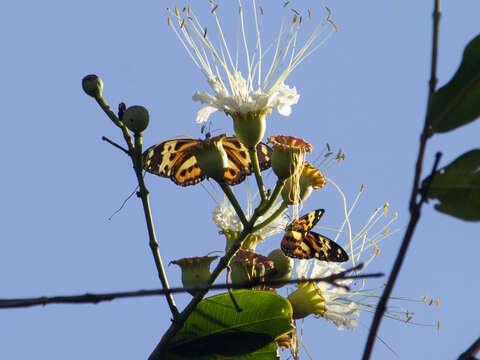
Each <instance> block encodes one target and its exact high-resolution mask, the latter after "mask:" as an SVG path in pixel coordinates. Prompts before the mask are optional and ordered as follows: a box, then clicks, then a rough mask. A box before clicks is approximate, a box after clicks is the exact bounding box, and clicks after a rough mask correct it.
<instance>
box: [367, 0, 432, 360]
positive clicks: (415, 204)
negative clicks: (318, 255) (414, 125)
mask: <svg viewBox="0 0 480 360" xmlns="http://www.w3.org/2000/svg"><path fill="white" fill-rule="evenodd" d="M439 23H440V0H434V10H433V40H432V64H431V73H430V83H429V92H428V103H427V111H426V117H425V124H424V127H423V131H422V134H421V136H420V148H419V151H418V156H417V162H416V166H415V176H414V180H413V186H412V193H411V196H410V221H409V223H408V226H407V230H406V231H405V235H404V237H403V240H402V245H401V247H400V249H399V251H398V254H397V258H396V259H395V264H394V265H393V268H392V272H391V273H390V277H389V279H388V282H387V285H386V286H385V289H384V291H383V294H382V297H381V298H380V301H379V302H378V305H377V309H376V310H375V316H374V318H373V321H372V326H371V327H370V332H369V334H368V339H367V342H366V344H365V350H364V353H363V357H362V359H363V360H368V359H370V356H371V353H372V350H373V344H374V343H375V339H376V338H377V332H378V328H379V327H380V322H381V321H382V317H383V314H384V313H385V310H386V308H387V302H388V299H389V297H390V294H391V292H392V289H393V286H394V284H395V281H396V280H397V277H398V274H399V272H400V268H401V267H402V264H403V260H404V259H405V255H406V254H407V250H408V246H409V245H410V241H411V239H412V236H413V233H414V231H415V228H416V226H417V223H418V220H419V219H420V214H421V207H422V205H423V203H424V201H425V198H426V196H425V195H426V194H427V193H428V190H429V189H428V187H429V186H430V184H431V181H432V180H433V176H434V174H435V171H436V168H437V166H438V161H439V160H440V155H439V154H437V158H436V160H435V165H434V166H433V170H432V174H431V178H430V180H429V183H428V184H426V187H427V188H424V189H423V190H422V189H420V176H421V172H422V167H423V158H424V155H425V148H426V145H427V140H428V138H429V136H430V131H429V124H428V113H429V110H430V106H431V102H432V97H433V95H434V93H435V87H436V84H437V75H436V74H437V54H438V33H439ZM422 193H423V194H425V195H424V196H421V198H420V199H419V200H418V195H422Z"/></svg>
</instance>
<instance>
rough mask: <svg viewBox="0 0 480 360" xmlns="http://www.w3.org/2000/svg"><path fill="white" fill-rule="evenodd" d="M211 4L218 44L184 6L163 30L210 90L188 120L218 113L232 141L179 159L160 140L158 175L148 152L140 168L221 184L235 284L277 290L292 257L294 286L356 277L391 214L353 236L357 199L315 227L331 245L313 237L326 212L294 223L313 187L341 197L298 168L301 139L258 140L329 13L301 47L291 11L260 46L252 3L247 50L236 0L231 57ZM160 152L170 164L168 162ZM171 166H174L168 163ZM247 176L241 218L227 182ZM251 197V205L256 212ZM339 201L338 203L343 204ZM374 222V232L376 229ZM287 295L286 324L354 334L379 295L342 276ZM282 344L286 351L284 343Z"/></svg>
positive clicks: (286, 107) (284, 105) (387, 231)
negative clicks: (269, 181) (252, 187)
mask: <svg viewBox="0 0 480 360" xmlns="http://www.w3.org/2000/svg"><path fill="white" fill-rule="evenodd" d="M210 4H211V16H212V17H213V21H214V24H215V25H214V26H215V28H216V32H217V36H216V37H213V38H215V39H216V41H213V40H212V38H211V36H212V35H211V31H208V30H207V27H205V26H203V25H202V24H201V22H200V20H199V18H198V17H197V15H196V14H195V13H194V11H193V10H192V9H191V8H190V7H184V8H183V9H179V8H177V7H175V8H173V9H168V11H169V18H168V24H169V25H170V26H171V28H172V29H173V31H174V32H175V34H176V36H177V37H178V39H179V40H180V42H181V44H182V45H183V47H184V48H185V50H186V51H187V53H188V55H189V56H190V58H191V59H192V60H193V62H194V64H195V65H196V66H197V67H198V68H199V69H200V70H201V71H202V73H203V74H204V75H205V77H206V79H207V82H208V84H209V85H210V87H211V89H212V93H207V92H200V91H197V92H195V94H194V95H193V100H194V101H197V102H200V103H201V104H203V106H202V107H201V108H200V109H199V110H198V113H197V116H196V121H197V122H198V123H204V122H205V121H207V120H208V119H209V118H210V116H211V115H212V114H213V113H215V112H217V111H220V112H223V113H225V114H226V115H227V116H229V117H230V118H231V119H232V121H233V129H234V131H235V137H233V138H228V137H227V136H226V135H225V134H224V135H221V136H217V137H215V138H211V139H210V138H207V139H206V140H204V141H203V142H202V141H201V140H199V141H196V142H195V144H194V145H193V146H191V147H190V148H189V150H188V153H187V152H184V153H183V154H182V153H180V152H181V150H176V148H175V146H176V145H177V144H174V145H175V146H173V145H172V148H174V150H169V149H168V147H167V145H168V144H167V143H161V144H159V145H157V147H158V148H159V149H160V150H159V155H158V157H159V160H158V161H157V162H156V163H158V164H160V166H164V168H160V170H158V169H155V167H154V166H153V165H151V164H152V163H154V160H155V149H153V152H152V151H151V152H150V153H149V155H148V158H147V160H148V168H146V170H147V171H150V172H154V173H157V175H160V176H165V177H170V178H171V179H172V180H173V181H175V183H177V184H179V185H182V186H187V185H191V184H196V183H197V182H199V181H201V180H202V179H203V178H204V177H208V178H212V179H213V180H215V181H216V182H217V183H218V184H219V185H220V187H221V188H222V190H223V192H224V194H225V197H224V199H223V200H222V201H220V202H219V203H218V204H217V206H216V207H215V209H214V211H213V215H212V220H213V221H214V222H215V224H216V225H217V226H218V227H219V229H220V232H221V234H223V235H225V238H226V246H225V254H226V255H225V257H226V258H227V259H228V264H229V265H230V270H231V272H232V281H233V282H234V283H236V282H242V281H245V280H249V279H252V278H262V279H263V280H267V281H271V280H281V281H282V282H281V283H280V282H279V283H278V284H276V285H277V286H276V287H277V288H279V287H282V286H284V283H283V282H284V281H287V280H289V279H290V278H291V276H292V269H293V259H292V258H296V259H298V260H297V263H296V267H295V270H296V276H297V278H298V279H302V280H303V279H309V278H312V279H314V278H321V277H327V276H330V275H334V274H340V273H343V272H345V270H347V268H348V266H347V265H351V266H352V267H354V266H355V265H357V264H359V263H360V262H361V263H363V264H364V267H363V268H362V270H357V272H355V275H359V274H361V271H363V269H365V267H366V266H367V265H368V264H369V263H370V262H371V261H373V260H374V259H375V258H376V257H377V256H378V254H379V251H380V250H379V247H378V243H380V242H381V241H382V240H384V239H386V238H387V237H389V236H391V235H392V234H393V233H394V232H395V231H392V230H391V224H392V223H393V222H394V221H395V220H396V218H397V215H396V214H395V215H394V216H393V218H391V219H390V220H388V221H387V222H386V223H385V222H384V220H382V219H387V218H386V216H387V209H388V203H387V204H385V205H384V206H383V207H381V208H379V209H376V210H375V211H374V213H373V215H372V216H371V217H370V218H369V219H368V221H367V222H366V223H365V225H364V226H363V227H361V228H360V229H359V230H358V231H356V232H354V231H352V229H351V224H350V218H349V217H350V214H351V210H353V207H354V206H355V204H356V203H357V201H358V198H359V196H360V195H359V196H358V197H357V198H356V199H355V201H354V202H353V206H352V209H350V211H347V210H346V209H347V208H346V206H345V220H344V221H343V224H342V225H341V226H340V227H339V228H337V229H332V228H323V230H322V234H323V233H324V232H325V231H334V239H329V238H328V237H326V236H325V235H322V234H319V233H316V232H315V231H313V230H314V229H313V228H314V226H315V225H316V224H317V222H318V220H319V219H320V217H321V216H322V215H323V213H324V210H323V209H319V210H316V211H313V212H311V213H308V214H306V215H303V216H302V217H299V215H298V211H299V208H300V207H301V205H302V204H303V203H304V202H305V201H306V200H307V198H308V197H309V196H310V195H311V194H312V192H313V190H316V189H321V188H323V187H325V186H326V184H327V183H331V184H332V185H333V186H334V187H335V188H336V189H337V190H338V191H339V192H340V194H341V195H342V196H343V197H344V195H343V193H342V192H341V190H340V188H339V187H338V185H337V184H336V183H335V182H334V181H333V180H331V179H329V178H328V177H326V176H325V175H324V174H323V173H322V172H321V171H320V170H319V169H318V168H317V167H315V166H314V165H313V164H312V163H311V162H308V161H306V157H307V153H311V152H312V151H313V146H312V145H311V144H309V143H308V142H307V141H306V140H304V139H300V138H297V137H295V136H291V135H276V136H270V137H268V143H270V144H272V147H270V146H268V145H267V144H265V143H263V142H262V141H263V140H264V138H265V133H266V131H267V121H266V118H267V115H270V114H271V113H272V112H273V111H274V110H276V111H277V112H278V113H279V114H280V115H283V116H289V115H291V113H292V106H293V105H295V104H297V103H298V101H299V99H300V95H299V93H298V92H297V89H296V88H295V87H294V86H290V85H287V84H286V81H287V78H288V76H289V75H290V74H291V73H292V71H293V70H294V69H295V68H296V67H297V66H298V65H299V64H300V63H302V62H303V61H304V60H305V58H306V57H308V56H310V55H311V54H312V53H313V52H315V51H316V50H317V49H318V48H319V47H320V46H321V45H322V44H323V43H324V42H325V41H326V39H328V38H329V36H330V35H331V34H332V33H334V32H335V31H337V27H336V25H335V24H334V23H333V22H332V20H331V13H330V10H329V9H328V8H327V9H326V12H325V16H324V17H323V18H322V19H321V21H320V23H319V24H318V25H317V26H316V27H315V28H314V30H313V32H312V33H311V35H310V36H309V37H307V40H306V41H305V42H304V43H303V45H301V42H300V40H299V32H300V29H301V28H302V26H303V23H304V21H305V20H304V17H302V16H301V14H300V13H299V12H298V11H297V10H294V9H292V12H293V17H292V19H291V21H288V22H285V21H284V22H283V23H282V25H281V27H280V30H279V32H278V35H277V37H276V38H275V40H274V41H273V42H272V43H271V44H270V45H267V46H264V44H263V42H262V38H261V33H262V16H263V9H262V8H261V7H258V6H257V3H256V1H255V0H252V6H251V12H252V15H253V16H252V18H253V20H252V23H253V26H254V30H253V34H254V36H255V39H254V43H253V44H254V46H253V47H250V46H249V44H251V42H250V41H249V40H248V39H247V38H248V36H247V35H250V34H251V32H249V31H247V26H246V23H247V19H246V13H247V11H246V10H245V8H244V7H243V5H242V2H241V1H240V0H239V2H238V4H239V7H238V29H239V31H238V37H237V42H236V47H235V51H232V50H231V49H232V47H231V44H230V42H229V40H228V38H227V36H226V35H225V34H226V33H227V32H226V31H224V30H223V28H222V25H221V20H220V16H219V15H218V13H219V11H220V10H223V9H221V7H220V6H219V5H218V4H216V3H215V2H214V1H213V0H210ZM287 4H288V2H287ZM305 18H306V17H305ZM308 18H310V11H308ZM309 20H310V19H309ZM242 60H243V61H242ZM327 146H328V150H329V151H330V146H329V145H327ZM177 153H180V155H179V157H178V158H176V157H175V156H176V154H177ZM167 155H168V156H169V159H167V160H166V159H165V158H166V157H167ZM187 155H188V156H187ZM329 155H330V153H329ZM344 158H345V155H344V154H342V153H341V152H339V153H338V155H337V156H336V159H337V160H341V159H344ZM170 159H174V160H175V161H176V162H173V163H172V164H171V165H170V164H169V163H168V160H170ZM176 159H177V160H176ZM172 161H173V160H172ZM165 164H167V165H165ZM269 167H271V168H272V170H273V173H274V174H275V176H276V180H275V182H274V184H273V185H272V188H271V189H269V190H268V191H267V190H266V189H265V183H264V178H263V177H262V174H261V171H262V170H265V169H267V168H269ZM155 171H156V172H155ZM250 174H254V175H255V180H256V184H257V186H258V194H257V195H255V196H254V197H250V199H249V200H248V209H247V210H246V211H244V210H243V209H242V207H241V205H240V204H239V202H238V201H237V199H236V197H235V195H234V193H233V191H232V190H230V185H236V184H238V183H240V182H242V181H243V180H244V179H245V178H246V176H248V175H250ZM184 178H185V179H184ZM362 192H363V187H362V191H361V192H360V193H362ZM255 199H258V204H256V205H255V204H254V202H255ZM344 202H345V204H346V200H345V197H344ZM288 209H291V210H292V213H293V215H292V217H293V219H291V218H289V217H288V216H287V215H286V212H287V210H288ZM382 221H383V225H382V226H380V229H379V230H376V231H374V230H373V229H375V228H376V227H377V226H378V225H379V224H381V223H382ZM279 233H281V234H283V239H282V242H281V250H280V249H277V250H274V251H272V252H271V253H270V254H269V255H268V257H265V256H263V255H260V254H257V253H255V251H256V248H257V245H258V243H259V242H261V241H264V240H265V239H266V238H268V237H272V236H274V235H276V234H279ZM346 259H349V260H348V262H347V263H346V264H347V265H342V264H339V263H338V262H342V261H345V260H346ZM183 262H185V261H183ZM206 263H208V265H205V264H206ZM189 264H190V262H189ZM209 265H210V260H207V261H202V267H203V268H202V269H203V270H202V271H203V272H204V271H205V270H204V269H205V266H209ZM202 281H203V282H204V281H205V276H203V277H202ZM338 285H340V286H338ZM352 285H355V286H352ZM352 287H354V288H355V289H352ZM287 298H288V300H289V302H290V303H291V306H292V309H293V313H292V318H293V319H302V318H305V317H307V316H309V315H315V316H317V317H322V318H324V319H326V320H328V321H330V322H332V323H334V324H335V325H336V326H337V328H338V329H343V328H348V329H354V328H356V327H357V325H358V324H359V317H360V313H361V312H362V311H364V310H368V309H371V308H372V307H374V306H375V304H376V299H377V295H376V294H374V292H373V291H370V290H367V289H366V288H365V282H364V281H362V282H361V285H359V284H358V283H354V282H353V280H352V279H351V278H349V279H343V280H339V281H338V282H337V283H336V285H333V284H331V283H327V282H321V281H320V282H313V281H312V282H300V283H298V284H297V286H296V289H295V291H293V292H291V293H290V294H289V295H288V296H287ZM372 299H373V301H371V300H372ZM387 316H392V317H396V316H397V313H396V312H395V310H393V309H391V310H389V312H387ZM407 317H408V316H407ZM405 321H406V320H405ZM287 342H288V341H287ZM282 344H283V345H282V346H285V342H283V343H282Z"/></svg>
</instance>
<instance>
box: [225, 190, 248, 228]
mask: <svg viewBox="0 0 480 360" xmlns="http://www.w3.org/2000/svg"><path fill="white" fill-rule="evenodd" d="M218 185H220V187H221V188H222V190H223V192H224V193H225V195H227V198H228V200H230V204H232V206H233V208H234V209H235V212H236V213H237V215H238V217H239V218H240V221H241V222H242V224H243V227H244V228H245V227H246V226H247V224H248V220H247V218H246V217H245V214H244V213H243V210H242V207H241V206H240V204H239V203H238V201H237V198H236V197H235V195H234V194H233V191H232V189H231V188H230V186H228V185H227V184H225V183H224V182H219V183H218Z"/></svg>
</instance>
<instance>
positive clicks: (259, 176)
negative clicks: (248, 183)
mask: <svg viewBox="0 0 480 360" xmlns="http://www.w3.org/2000/svg"><path fill="white" fill-rule="evenodd" d="M248 155H249V156H250V161H251V162H252V167H253V172H254V174H255V180H256V181H257V185H258V191H259V192H260V196H261V197H262V202H263V201H266V200H267V194H266V193H265V186H264V185H263V179H262V174H261V173H260V165H259V164H258V156H257V150H256V148H251V149H248Z"/></svg>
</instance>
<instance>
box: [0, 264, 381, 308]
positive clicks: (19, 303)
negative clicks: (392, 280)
mask: <svg viewBox="0 0 480 360" xmlns="http://www.w3.org/2000/svg"><path fill="white" fill-rule="evenodd" d="M361 266H363V264H360V266H356V267H354V268H351V269H348V270H345V271H342V272H341V273H338V274H333V275H330V276H327V277H323V278H314V279H300V280H289V281H285V280H274V281H263V280H259V279H254V280H251V281H247V282H244V283H236V284H218V285H212V286H210V287H207V286H194V287H188V288H183V287H179V288H170V289H168V290H160V289H157V290H138V291H126V292H114V293H106V294H90V293H87V294H84V295H72V296H53V297H46V296H42V297H37V298H22V299H0V309H8V308H20V307H30V306H37V305H48V304H85V303H93V304H97V303H99V302H103V301H112V300H114V299H121V298H132V297H143V296H154V295H168V294H171V293H181V292H187V291H188V292H195V291H199V290H205V289H210V290H219V289H249V288H252V287H255V286H259V285H277V284H299V283H307V282H320V281H323V282H327V283H329V284H331V285H334V286H339V287H344V288H346V287H345V286H344V285H340V284H339V283H338V281H340V280H347V279H364V278H373V277H381V276H383V274H381V273H373V274H363V275H347V274H348V273H350V272H353V271H356V270H359V268H361Z"/></svg>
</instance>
